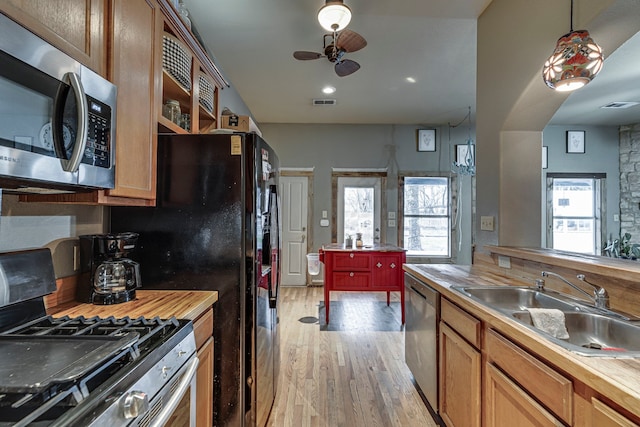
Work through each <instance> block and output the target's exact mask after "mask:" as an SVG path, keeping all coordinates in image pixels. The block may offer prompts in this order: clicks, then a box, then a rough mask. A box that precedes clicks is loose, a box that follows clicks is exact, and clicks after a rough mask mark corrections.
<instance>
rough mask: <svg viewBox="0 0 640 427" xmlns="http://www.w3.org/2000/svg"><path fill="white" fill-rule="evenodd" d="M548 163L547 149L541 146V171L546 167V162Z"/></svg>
mask: <svg viewBox="0 0 640 427" xmlns="http://www.w3.org/2000/svg"><path fill="white" fill-rule="evenodd" d="M548 161H549V151H548V148H547V147H545V146H543V147H542V169H546V168H547V167H548V163H547V162H548Z"/></svg>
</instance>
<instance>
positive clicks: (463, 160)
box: [456, 144, 476, 166]
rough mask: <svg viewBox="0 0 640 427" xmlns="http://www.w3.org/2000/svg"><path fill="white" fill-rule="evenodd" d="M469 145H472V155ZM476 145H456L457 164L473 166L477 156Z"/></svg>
mask: <svg viewBox="0 0 640 427" xmlns="http://www.w3.org/2000/svg"><path fill="white" fill-rule="evenodd" d="M469 147H471V156H469V155H468V154H469ZM475 148H476V146H475V145H473V144H471V145H468V144H459V145H456V164H457V165H458V166H473V165H474V163H475V162H474V159H475V158H476V152H475Z"/></svg>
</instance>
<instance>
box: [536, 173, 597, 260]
mask: <svg viewBox="0 0 640 427" xmlns="http://www.w3.org/2000/svg"><path fill="white" fill-rule="evenodd" d="M554 179H592V180H593V181H594V183H593V188H594V192H595V194H594V196H593V200H592V203H593V216H582V217H577V216H561V215H559V216H557V217H556V216H554V214H553V182H554ZM606 179H607V174H606V173H571V172H567V173H547V176H546V191H545V197H546V202H547V203H546V206H547V208H546V217H547V220H546V222H547V230H546V246H547V248H551V249H553V247H554V242H553V234H554V224H555V221H554V220H555V219H556V218H560V219H575V220H576V221H578V222H579V221H580V220H593V221H594V227H593V236H592V238H593V243H594V245H593V247H594V253H593V254H592V255H602V249H603V243H604V242H605V239H606V233H607V231H606V222H605V220H604V219H605V218H606V188H607V187H606ZM557 250H563V249H557ZM564 250H565V251H569V252H575V251H571V250H569V249H564ZM584 253H587V252H584Z"/></svg>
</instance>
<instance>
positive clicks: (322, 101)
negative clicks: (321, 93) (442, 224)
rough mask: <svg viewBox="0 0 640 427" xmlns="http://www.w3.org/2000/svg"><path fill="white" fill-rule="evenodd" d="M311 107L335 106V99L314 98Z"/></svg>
mask: <svg viewBox="0 0 640 427" xmlns="http://www.w3.org/2000/svg"><path fill="white" fill-rule="evenodd" d="M313 105H336V100H335V99H328V98H326V99H318V98H315V99H314V100H313Z"/></svg>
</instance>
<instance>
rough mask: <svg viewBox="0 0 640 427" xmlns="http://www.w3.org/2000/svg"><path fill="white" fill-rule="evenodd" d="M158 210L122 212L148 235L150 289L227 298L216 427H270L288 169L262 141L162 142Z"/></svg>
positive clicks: (117, 215)
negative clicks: (281, 181)
mask: <svg viewBox="0 0 640 427" xmlns="http://www.w3.org/2000/svg"><path fill="white" fill-rule="evenodd" d="M157 167H158V182H157V201H156V207H140V208H138V207H112V208H111V231H112V232H122V231H133V232H137V233H139V234H140V237H139V240H138V248H137V249H136V252H135V256H132V258H134V259H135V260H136V261H138V262H139V263H140V270H141V277H142V288H143V289H172V290H175V289H185V290H193V289H195V290H215V291H218V302H217V303H216V304H215V308H214V341H215V342H214V352H215V353H214V369H215V378H214V402H213V405H214V425H216V426H243V427H244V426H250V427H255V426H257V427H262V426H263V425H264V424H265V423H266V421H267V418H268V417H269V412H270V411H271V408H272V406H273V401H274V398H275V393H276V386H277V378H278V371H279V363H280V348H279V335H278V322H279V320H278V312H277V311H278V304H279V302H278V291H279V285H280V243H281V242H280V239H281V237H280V218H281V215H280V206H279V194H278V176H279V172H278V171H279V165H278V157H277V156H276V153H275V152H274V151H273V150H272V149H271V147H269V145H268V144H267V143H266V142H265V141H264V140H263V139H262V138H260V137H259V136H258V135H256V134H255V133H233V134H207V135H175V134H171V135H165V134H160V135H159V136H158V164H157Z"/></svg>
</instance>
